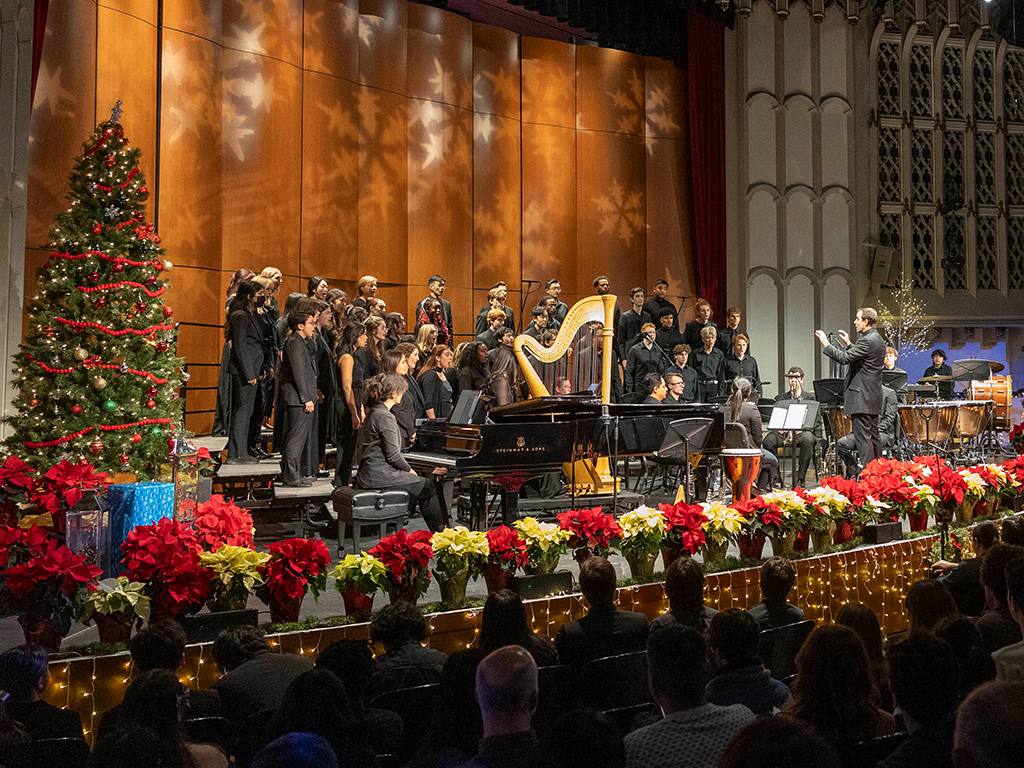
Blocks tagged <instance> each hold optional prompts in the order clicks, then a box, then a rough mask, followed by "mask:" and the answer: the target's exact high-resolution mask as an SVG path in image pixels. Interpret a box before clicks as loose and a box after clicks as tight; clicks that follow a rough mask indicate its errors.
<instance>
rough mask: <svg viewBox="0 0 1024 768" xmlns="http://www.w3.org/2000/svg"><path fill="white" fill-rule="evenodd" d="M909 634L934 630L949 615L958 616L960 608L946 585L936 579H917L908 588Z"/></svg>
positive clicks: (906, 601) (906, 600) (906, 602)
mask: <svg viewBox="0 0 1024 768" xmlns="http://www.w3.org/2000/svg"><path fill="white" fill-rule="evenodd" d="M904 602H905V604H906V607H907V623H908V626H907V635H912V634H915V633H917V632H932V631H934V629H935V625H936V624H938V623H939V622H940V621H942V620H943V619H944V618H946V617H947V616H956V615H957V614H959V613H960V609H958V608H957V607H956V601H955V600H953V596H952V595H951V594H950V593H949V590H948V589H946V586H945V585H944V584H942V583H941V582H939V581H937V580H935V579H921V580H920V581H915V582H914V583H913V584H911V585H910V589H908V590H907V597H906V599H905V601H904Z"/></svg>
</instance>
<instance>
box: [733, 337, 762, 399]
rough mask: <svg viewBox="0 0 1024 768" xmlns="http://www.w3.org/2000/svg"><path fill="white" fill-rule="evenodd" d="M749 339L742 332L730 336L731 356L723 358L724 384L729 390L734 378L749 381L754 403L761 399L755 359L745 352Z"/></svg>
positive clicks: (759, 377)
mask: <svg viewBox="0 0 1024 768" xmlns="http://www.w3.org/2000/svg"><path fill="white" fill-rule="evenodd" d="M749 346H750V340H749V339H748V338H747V337H746V336H745V335H744V334H742V333H737V334H735V335H734V336H733V337H732V356H731V357H727V358H725V386H726V391H730V388H731V387H732V382H733V380H734V379H737V378H740V377H743V378H744V379H747V380H749V381H750V385H751V386H752V387H753V388H754V395H755V397H753V398H751V402H752V403H754V404H755V405H756V404H757V401H758V400H760V399H761V394H762V393H761V376H760V374H758V372H757V360H755V359H754V358H753V357H751V356H750V355H748V354H747V347H749Z"/></svg>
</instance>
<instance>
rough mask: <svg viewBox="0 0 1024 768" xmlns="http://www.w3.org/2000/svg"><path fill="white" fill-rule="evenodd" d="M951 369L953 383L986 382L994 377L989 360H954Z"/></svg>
mask: <svg viewBox="0 0 1024 768" xmlns="http://www.w3.org/2000/svg"><path fill="white" fill-rule="evenodd" d="M950 367H951V368H952V369H953V381H984V380H985V379H988V378H991V376H992V366H991V365H989V362H988V360H954V361H953V363H952V365H951V366H950Z"/></svg>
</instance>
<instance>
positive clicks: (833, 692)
mask: <svg viewBox="0 0 1024 768" xmlns="http://www.w3.org/2000/svg"><path fill="white" fill-rule="evenodd" d="M796 672H797V676H796V682H795V683H794V685H793V702H792V704H790V705H789V706H788V707H787V708H786V710H785V713H786V714H788V715H789V716H791V717H795V718H796V719H797V720H803V721H804V722H806V723H807V724H808V725H810V726H811V727H812V728H813V729H814V731H815V732H816V733H817V734H818V735H819V736H821V737H822V738H823V739H825V740H826V741H827V742H829V743H830V744H831V745H832V746H833V747H835V749H836V751H837V752H839V754H841V755H845V754H847V753H848V751H849V749H850V747H852V746H853V745H854V744H856V743H857V742H860V741H866V740H868V739H874V738H877V737H878V736H887V735H889V734H890V733H892V732H893V728H894V724H895V722H894V720H893V716H892V715H891V714H889V713H888V712H884V711H882V710H881V709H879V708H878V707H876V706H875V705H874V704H872V703H871V672H870V668H869V666H868V655H867V653H866V652H865V651H864V644H863V643H862V642H861V641H860V638H859V637H857V634H856V633H855V632H854V631H853V630H852V629H848V628H847V627H838V626H821V627H818V628H817V629H815V630H814V631H813V632H811V634H810V635H809V636H808V638H807V641H806V642H805V643H804V646H803V648H801V649H800V652H799V653H798V654H797V655H796Z"/></svg>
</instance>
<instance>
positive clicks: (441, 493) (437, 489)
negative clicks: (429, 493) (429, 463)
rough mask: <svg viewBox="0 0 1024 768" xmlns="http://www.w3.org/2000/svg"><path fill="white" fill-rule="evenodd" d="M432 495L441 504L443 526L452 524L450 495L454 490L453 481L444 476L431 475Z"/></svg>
mask: <svg viewBox="0 0 1024 768" xmlns="http://www.w3.org/2000/svg"><path fill="white" fill-rule="evenodd" d="M432 478H433V480H434V493H436V494H437V500H438V501H439V502H441V512H442V514H443V515H444V519H445V525H448V526H450V525H451V524H452V495H453V493H454V490H455V481H454V480H452V479H451V478H449V477H445V476H444V475H433V476H432Z"/></svg>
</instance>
